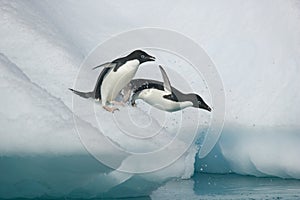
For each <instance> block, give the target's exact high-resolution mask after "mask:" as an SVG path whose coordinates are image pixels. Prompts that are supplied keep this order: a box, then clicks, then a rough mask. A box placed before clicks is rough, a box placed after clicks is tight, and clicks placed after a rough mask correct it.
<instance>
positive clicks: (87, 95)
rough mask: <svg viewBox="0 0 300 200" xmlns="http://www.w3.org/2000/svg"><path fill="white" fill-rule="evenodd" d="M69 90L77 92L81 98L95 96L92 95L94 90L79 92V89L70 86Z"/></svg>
mask: <svg viewBox="0 0 300 200" xmlns="http://www.w3.org/2000/svg"><path fill="white" fill-rule="evenodd" d="M69 90H71V91H72V92H73V93H74V94H77V95H79V96H81V97H83V98H86V99H87V98H95V97H94V92H80V91H77V90H74V89H72V88H69Z"/></svg>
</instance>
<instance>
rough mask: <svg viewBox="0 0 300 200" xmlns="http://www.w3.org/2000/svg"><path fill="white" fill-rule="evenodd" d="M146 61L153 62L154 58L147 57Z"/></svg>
mask: <svg viewBox="0 0 300 200" xmlns="http://www.w3.org/2000/svg"><path fill="white" fill-rule="evenodd" d="M147 61H155V57H153V56H150V55H149V56H148V57H147Z"/></svg>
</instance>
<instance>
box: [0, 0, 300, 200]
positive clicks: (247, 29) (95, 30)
mask: <svg viewBox="0 0 300 200" xmlns="http://www.w3.org/2000/svg"><path fill="white" fill-rule="evenodd" d="M152 9H155V14H153V12H152V11H151V10H152ZM299 24H300V4H299V2H298V1H296V0H287V1H281V0H272V1H271V0H266V1H259V0H254V1H247V2H245V1H238V0H229V1H226V2H225V1H224V2H221V1H214V0H213V1H189V2H185V1H178V2H174V1H171V0H165V1H159V2H158V1H147V2H143V1H138V2H137V1H131V0H130V1H129V2H128V1H113V2H112V1H101V2H100V1H96V0H94V1H93V0H90V1H80V2H79V1H77V2H73V1H69V0H64V1H59V0H51V1H50V0H49V1H48V0H44V1H38V0H29V1H15V0H9V1H8V0H7V1H6V0H2V1H1V2H0V27H1V28H0V37H1V40H0V88H1V98H0V105H1V106H0V127H1V128H0V156H1V157H0V177H1V178H0V198H14V197H28V198H31V197H39V196H43V195H45V196H54V197H86V198H88V197H91V198H92V197H111V196H123V197H124V196H141V195H149V194H150V193H151V191H153V190H154V189H156V188H157V187H159V186H160V185H161V184H163V183H164V182H165V181H167V180H169V179H171V178H175V177H176V178H178V177H180V178H189V177H190V176H191V175H192V174H193V172H194V171H206V172H217V173H227V172H236V173H239V174H246V175H256V176H278V177H283V178H297V179H299V178H300V171H299V169H300V162H299V159H298V157H299V156H298V155H297V153H298V152H299V150H300V149H299V143H300V136H299V135H300V133H299V130H300V129H299V128H300V127H299V125H300V123H299V122H300V121H299V119H300V118H299V115H300V107H299V102H300V93H299V92H298V91H300V83H299V78H298V77H299V74H300V68H299V66H300V48H299V47H300V26H299ZM141 27H159V28H166V29H171V30H175V31H178V32H180V33H182V34H185V35H186V36H188V37H191V38H192V39H193V40H195V41H196V42H197V43H198V44H200V45H201V46H202V47H203V48H204V50H205V51H206V52H207V53H208V55H209V56H210V58H211V59H212V60H213V62H214V63H215V64H216V67H217V69H218V71H219V73H220V76H221V78H222V80H223V83H224V87H225V93H226V118H225V129H224V131H223V132H222V135H221V138H220V140H219V142H218V143H217V145H216V147H215V148H214V150H213V151H212V152H211V153H210V154H209V155H208V156H207V157H206V158H204V159H199V158H198V157H197V156H196V152H197V151H198V150H199V148H200V145H199V144H197V145H192V147H191V148H188V151H187V152H186V153H184V154H183V156H182V157H180V158H179V159H178V160H177V161H176V162H174V163H173V164H172V165H169V166H167V167H166V168H163V169H161V170H159V171H156V172H151V173H146V174H135V173H124V172H120V171H116V170H113V169H111V168H108V167H107V166H105V165H104V164H101V163H100V162H98V161H97V160H96V159H95V158H94V157H96V158H97V155H101V156H100V157H105V158H106V159H107V158H110V157H114V156H116V155H115V151H114V149H113V148H112V147H111V146H110V145H107V144H106V143H105V142H102V139H103V141H104V140H105V138H106V137H109V138H110V139H111V140H112V141H113V142H115V143H116V144H118V145H121V146H122V148H125V149H126V150H128V151H134V152H139V153H140V152H146V151H149V150H153V149H155V148H158V147H160V146H163V145H165V144H167V143H168V141H169V140H171V139H172V137H173V136H174V135H176V130H177V129H176V128H177V127H176V123H170V122H169V124H166V125H165V126H164V128H163V130H162V133H164V134H165V135H162V136H160V137H159V138H158V140H156V141H153V140H149V141H146V142H144V143H139V144H137V143H136V141H135V140H133V139H132V140H129V139H127V138H126V137H125V136H124V135H122V136H120V132H119V131H118V129H117V127H113V128H111V129H110V127H112V126H113V125H114V123H112V124H105V126H102V128H103V129H104V130H99V129H98V128H96V127H97V123H98V122H99V121H100V122H101V121H103V120H104V119H107V118H108V117H111V115H110V116H109V115H108V114H109V113H106V112H104V111H102V110H101V109H100V108H99V110H97V113H96V116H97V117H98V118H97V120H98V122H97V121H94V122H91V121H90V119H91V117H92V116H91V115H79V114H78V113H76V110H72V94H71V93H70V92H69V91H68V90H67V88H69V87H72V86H73V83H74V82H75V79H76V76H77V72H78V70H79V67H80V63H81V62H82V61H83V59H84V58H85V57H86V56H87V55H88V54H89V52H90V51H91V50H93V48H95V47H96V46H97V45H98V44H99V43H101V42H103V41H105V40H107V39H109V38H110V37H111V36H113V35H116V34H118V33H120V32H123V31H127V30H131V29H134V28H141ZM106 61H107V60H105V61H104V62H106ZM168 67H169V66H168ZM170 68H171V66H170ZM157 71H158V70H157ZM157 74H158V76H157V77H158V78H159V77H160V75H159V73H157ZM171 75H173V74H172V73H171ZM92 76H93V78H92V79H93V80H94V79H95V78H96V75H92ZM93 80H89V81H90V82H93ZM171 82H172V78H171ZM202 82H203V81H202V80H201V84H202ZM175 84H177V85H176V86H177V87H178V83H175ZM202 87H203V88H205V86H204V85H203V86H202ZM91 88H92V87H91ZM91 88H86V89H91ZM203 88H201V89H199V91H201V92H204V93H205V90H203ZM204 96H205V97H208V94H207V93H205V94H204ZM75 98H76V97H75ZM79 101H81V100H79ZM208 101H210V100H208ZM87 102H88V104H89V105H92V106H94V105H95V106H98V104H97V103H95V102H93V101H87ZM99 107H100V105H99ZM141 107H142V108H147V107H145V105H144V107H143V106H141ZM79 109H80V107H79ZM142 110H143V109H142ZM126 112H129V113H130V112H131V113H130V115H131V116H132V117H136V119H137V120H135V121H137V122H139V123H140V124H143V121H144V120H145V121H146V120H150V119H148V118H147V117H148V115H146V114H145V113H144V112H143V111H137V110H135V109H133V110H132V109H129V108H124V109H123V111H121V112H120V113H118V114H117V115H116V116H117V118H116V120H118V119H121V118H122V116H124V115H125V114H126ZM135 112H137V113H135ZM187 113H189V112H187ZM74 114H75V116H74V119H75V120H73V115H74ZM118 115H119V118H118ZM137 116H139V117H137ZM152 116H155V117H156V119H155V118H151V120H152V122H153V123H152V124H151V128H153V129H150V130H148V131H150V132H151V130H156V129H155V128H157V127H160V125H161V123H160V122H162V120H165V119H175V121H176V120H178V119H179V118H180V117H181V116H179V115H178V116H177V115H176V114H175V115H173V116H164V117H165V118H160V117H162V116H160V115H159V114H155V113H154V115H152ZM209 116H210V115H209V114H207V113H205V114H202V113H201V116H200V117H201V119H202V120H205V119H206V120H208V119H207V118H209ZM138 119H139V120H140V121H138ZM151 120H150V121H151ZM74 121H76V125H77V130H78V131H79V132H80V137H81V139H82V140H84V142H83V143H82V141H80V139H79V136H78V134H77V132H76V127H75V125H74ZM119 122H120V123H121V124H120V125H122V121H119ZM173 122H174V121H173ZM123 123H125V122H123ZM125 124H126V123H125ZM123 125H124V124H123ZM173 126H174V127H173ZM206 128H207V127H206V124H204V125H201V126H200V128H199V130H198V131H199V135H198V136H197V137H199V138H203V135H201V134H200V133H201V132H202V131H203V130H205V129H206ZM189 129H190V127H183V129H182V130H181V131H182V132H183V131H186V135H184V134H182V135H180V137H178V138H177V140H176V141H175V143H174V144H176V145H178V146H179V147H180V148H181V147H182V148H186V147H188V146H189V140H188V139H187V138H189V137H191V135H192V131H189ZM191 129H192V128H191ZM101 131H102V132H103V133H104V134H105V136H104V135H103V133H102V132H101ZM140 133H141V132H139V133H137V136H138V137H140V136H145V135H143V134H141V135H139V134H140ZM147 133H149V132H147ZM201 141H202V140H200V139H199V143H200V144H201ZM87 144H88V146H90V147H91V148H92V150H93V151H94V152H95V153H96V154H97V155H96V156H95V155H91V154H89V153H88V151H87V150H86V149H85V147H86V145H87ZM84 145H85V146H84ZM88 150H91V149H88ZM170 150H171V151H172V148H170ZM173 150H174V152H175V151H176V149H175V148H174V149H173ZM93 156H94V157H93ZM160 156H161V157H159V160H161V161H164V160H167V156H166V155H164V154H162V155H160ZM164 156H165V157H164ZM135 159H136V158H135V157H133V156H130V155H128V154H126V153H125V154H124V155H122V156H121V157H120V159H119V160H118V161H119V162H116V163H115V164H116V165H117V166H118V167H120V169H122V167H124V166H125V167H128V166H129V164H132V163H131V162H132V161H134V160H135ZM195 159H196V165H195V169H194V162H195ZM131 167H132V168H131V169H133V167H136V166H135V165H134V164H132V166H131ZM140 167H142V168H143V165H141V166H140ZM149 167H151V166H149ZM136 170H138V169H136Z"/></svg>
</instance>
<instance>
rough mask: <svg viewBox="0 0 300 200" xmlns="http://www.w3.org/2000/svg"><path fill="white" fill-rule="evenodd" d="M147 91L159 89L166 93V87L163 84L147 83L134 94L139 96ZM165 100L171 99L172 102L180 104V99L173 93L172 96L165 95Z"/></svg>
mask: <svg viewBox="0 0 300 200" xmlns="http://www.w3.org/2000/svg"><path fill="white" fill-rule="evenodd" d="M145 89H157V90H161V91H164V86H163V83H160V82H145V83H144V84H142V85H141V86H140V87H138V88H137V89H135V90H134V91H133V94H137V93H139V92H141V91H143V90H145ZM163 97H164V98H165V99H169V100H171V101H176V102H178V98H177V96H176V95H175V93H173V92H172V94H169V95H164V96H163Z"/></svg>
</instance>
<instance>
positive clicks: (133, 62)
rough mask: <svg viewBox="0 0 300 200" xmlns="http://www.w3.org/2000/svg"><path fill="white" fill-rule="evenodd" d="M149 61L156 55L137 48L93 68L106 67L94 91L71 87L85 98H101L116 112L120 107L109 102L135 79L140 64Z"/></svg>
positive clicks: (105, 104)
mask: <svg viewBox="0 0 300 200" xmlns="http://www.w3.org/2000/svg"><path fill="white" fill-rule="evenodd" d="M148 61H155V57H153V56H150V55H149V54H147V53H146V52H144V51H142V50H135V51H133V52H132V53H130V54H129V55H127V56H125V57H122V58H118V59H115V60H113V61H112V62H108V63H104V64H102V65H99V66H97V67H94V68H93V69H96V68H99V67H104V69H103V70H102V71H101V73H100V75H99V77H98V79H97V83H96V86H95V88H94V90H93V91H92V92H80V91H76V90H74V89H70V88H69V89H70V90H71V91H72V92H74V93H75V94H77V95H79V96H81V97H84V98H95V99H101V101H102V106H103V108H104V109H105V110H107V111H109V112H114V111H115V110H118V109H117V108H115V107H109V106H108V104H110V103H113V102H114V100H115V98H116V97H117V95H118V94H119V93H120V91H121V90H122V89H123V88H124V87H125V86H126V85H127V84H128V83H129V82H130V81H131V80H132V79H133V77H134V75H135V74H136V72H137V70H138V67H139V65H140V64H142V63H144V62H148Z"/></svg>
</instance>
